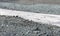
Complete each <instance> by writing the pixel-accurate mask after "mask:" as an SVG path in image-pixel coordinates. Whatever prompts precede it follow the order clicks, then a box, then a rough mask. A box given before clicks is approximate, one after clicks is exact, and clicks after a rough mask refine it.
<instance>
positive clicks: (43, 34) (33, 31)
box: [0, 15, 60, 36]
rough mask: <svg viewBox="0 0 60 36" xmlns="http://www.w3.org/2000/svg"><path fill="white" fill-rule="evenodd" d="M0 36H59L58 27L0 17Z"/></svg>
mask: <svg viewBox="0 0 60 36" xmlns="http://www.w3.org/2000/svg"><path fill="white" fill-rule="evenodd" d="M0 36H60V27H57V26H52V25H45V24H41V23H37V22H33V21H28V20H25V19H23V18H21V17H18V16H4V15H2V16H1V15H0Z"/></svg>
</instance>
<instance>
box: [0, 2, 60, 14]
mask: <svg viewBox="0 0 60 36" xmlns="http://www.w3.org/2000/svg"><path fill="white" fill-rule="evenodd" d="M0 8H4V9H11V10H18V11H28V12H29V11H30V12H37V13H47V14H60V5H49V4H35V5H24V4H16V3H4V2H0Z"/></svg>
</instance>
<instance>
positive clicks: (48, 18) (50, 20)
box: [0, 9, 60, 27]
mask: <svg viewBox="0 0 60 36" xmlns="http://www.w3.org/2000/svg"><path fill="white" fill-rule="evenodd" d="M0 15H8V16H16V15H17V16H19V17H22V18H24V19H28V20H32V21H35V22H41V23H44V24H50V25H56V26H59V27H60V15H53V14H42V13H33V12H25V11H16V10H7V9H0Z"/></svg>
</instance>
